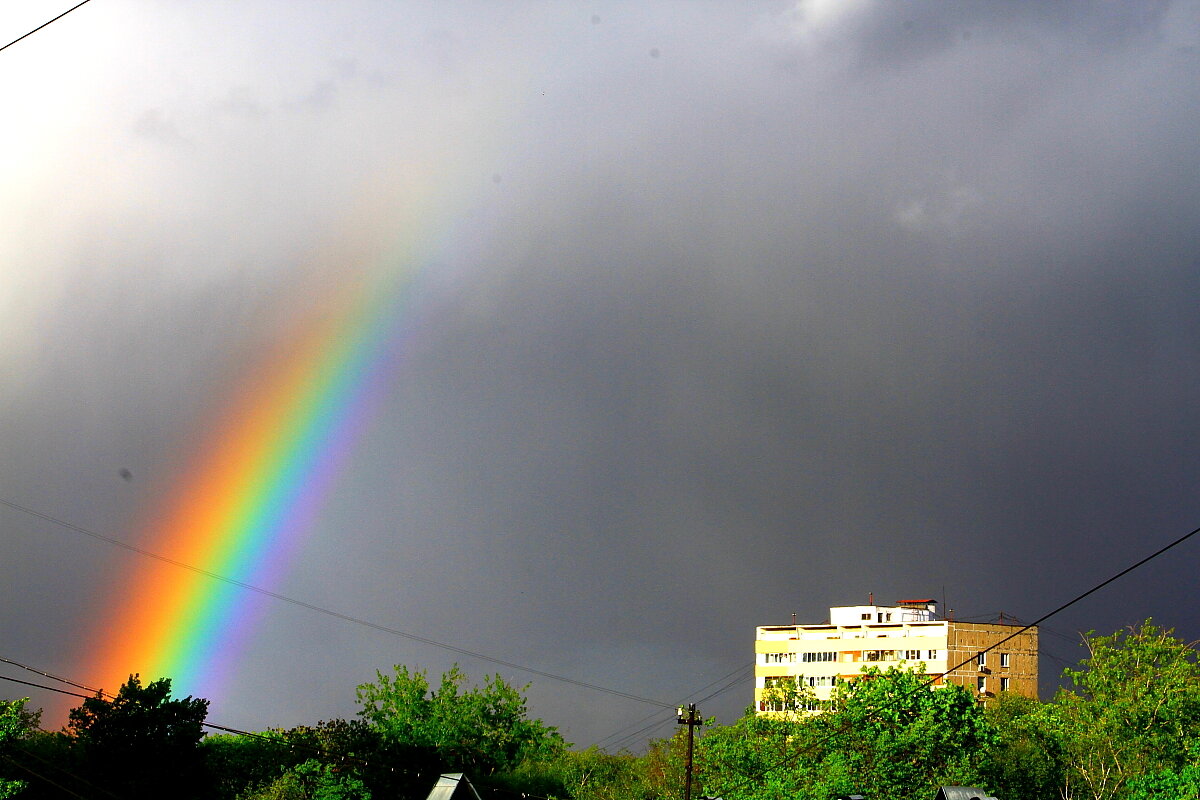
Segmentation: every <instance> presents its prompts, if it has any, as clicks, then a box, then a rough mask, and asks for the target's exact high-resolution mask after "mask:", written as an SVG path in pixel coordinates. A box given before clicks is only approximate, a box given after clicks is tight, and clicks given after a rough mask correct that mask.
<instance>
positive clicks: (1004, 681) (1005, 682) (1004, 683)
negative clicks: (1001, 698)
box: [1000, 678, 1008, 692]
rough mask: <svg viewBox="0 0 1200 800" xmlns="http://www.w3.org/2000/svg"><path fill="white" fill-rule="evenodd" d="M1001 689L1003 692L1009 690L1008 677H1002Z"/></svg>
mask: <svg viewBox="0 0 1200 800" xmlns="http://www.w3.org/2000/svg"><path fill="white" fill-rule="evenodd" d="M1000 691H1002V692H1007V691H1008V678H1001V679H1000Z"/></svg>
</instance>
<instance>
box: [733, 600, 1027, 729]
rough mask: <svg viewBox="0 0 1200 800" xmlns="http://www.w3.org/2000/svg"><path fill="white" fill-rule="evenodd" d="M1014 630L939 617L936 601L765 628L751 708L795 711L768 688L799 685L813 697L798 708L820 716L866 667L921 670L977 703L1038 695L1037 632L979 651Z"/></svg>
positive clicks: (758, 640) (843, 610)
mask: <svg viewBox="0 0 1200 800" xmlns="http://www.w3.org/2000/svg"><path fill="white" fill-rule="evenodd" d="M1018 630H1020V626H1017V625H1008V624H1003V623H995V622H956V621H954V620H947V619H939V618H938V616H937V604H936V602H934V601H933V600H901V601H898V602H897V603H896V604H895V605H890V606H881V605H876V604H874V602H871V603H870V604H868V605H865V606H837V607H834V608H831V609H829V622H826V623H822V624H820V625H796V624H792V625H764V626H761V627H759V628H758V629H757V635H756V637H755V642H754V651H755V662H754V703H755V707H756V708H757V709H758V712H759V713H760V714H773V713H782V712H785V711H790V710H793V709H789V708H785V703H784V701H783V700H782V699H781V698H780V697H778V696H777V695H778V692H772V691H770V690H771V689H777V688H780V687H786V686H799V687H801V688H803V689H806V690H808V691H810V692H811V693H812V695H813V697H815V700H814V701H811V702H806V703H804V704H803V706H804V707H803V708H802V709H800V710H804V711H811V712H817V711H821V710H823V709H825V708H827V707H828V701H829V699H830V697H831V696H832V694H833V687H834V686H836V685H837V684H838V683H840V682H842V681H851V680H855V679H856V678H857V677H859V676H860V675H861V673H862V669H863V667H870V666H875V667H879V668H880V669H887V668H888V667H893V666H904V667H914V666H917V665H924V666H923V667H922V669H923V670H924V672H925V674H927V675H928V676H929V677H930V678H932V679H933V683H934V685H935V686H941V685H944V684H946V683H956V684H958V685H960V686H964V687H966V688H967V689H968V690H970V691H971V693H972V694H974V695H975V696H976V697H977V698H978V699H979V701H980V702H982V703H988V702H991V701H994V700H995V698H996V696H997V695H998V694H999V693H1000V692H1013V693H1015V694H1019V695H1024V696H1025V697H1032V698H1037V681H1038V632H1037V628H1030V629H1029V630H1027V631H1022V632H1021V633H1020V634H1018V635H1017V636H1015V637H1014V638H1012V639H1010V640H1009V641H1007V642H1004V643H1003V644H1001V645H999V646H997V647H996V648H995V649H994V650H990V651H988V652H987V653H981V651H983V650H986V649H987V648H989V647H991V646H992V645H995V644H997V643H998V642H1000V641H1002V640H1003V639H1005V638H1006V637H1008V636H1011V635H1012V634H1013V633H1015V632H1016V631H1018ZM963 662H967V663H966V664H964V665H963V666H961V667H958V668H957V669H954V670H953V671H952V672H949V674H947V671H948V670H951V669H952V668H954V667H956V666H958V665H959V664H962V663H963Z"/></svg>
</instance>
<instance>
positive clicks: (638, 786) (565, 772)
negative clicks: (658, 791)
mask: <svg viewBox="0 0 1200 800" xmlns="http://www.w3.org/2000/svg"><path fill="white" fill-rule="evenodd" d="M531 768H532V769H533V770H536V771H537V776H536V777H533V778H532V779H531V780H527V781H526V783H527V785H530V786H531V787H538V786H539V784H540V788H534V791H535V793H536V794H539V795H542V796H555V797H562V796H568V797H572V798H575V800H642V798H648V797H651V796H652V795H651V793H650V791H649V783H648V781H647V776H646V760H645V759H642V758H638V757H637V756H634V755H632V754H630V753H606V752H604V751H603V750H600V749H598V748H595V747H589V748H588V749H587V750H579V751H570V750H563V751H561V752H560V753H558V754H557V756H555V757H554V758H553V759H550V760H548V761H539V762H527V764H526V765H523V767H522V768H518V770H517V777H524V776H523V775H522V772H523V770H526V769H531Z"/></svg>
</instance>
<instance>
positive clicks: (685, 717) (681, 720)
mask: <svg viewBox="0 0 1200 800" xmlns="http://www.w3.org/2000/svg"><path fill="white" fill-rule="evenodd" d="M675 716H676V719H675V722H676V723H678V724H680V725H687V726H688V748H687V771H686V773H685V775H686V777H685V778H684V783H683V800H692V742H693V740H694V737H695V731H696V726H697V725H700V724H702V723H701V722H700V713H699V712H698V711H696V704H695V703H689V704H688V707H687V708H686V709H685V708H684V707H683V706H680V707H679V708H677V709H676V710H675Z"/></svg>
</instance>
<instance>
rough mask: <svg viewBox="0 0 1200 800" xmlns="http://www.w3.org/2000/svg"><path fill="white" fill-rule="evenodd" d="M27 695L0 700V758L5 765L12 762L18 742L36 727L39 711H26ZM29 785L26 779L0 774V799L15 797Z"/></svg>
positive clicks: (24, 738)
mask: <svg viewBox="0 0 1200 800" xmlns="http://www.w3.org/2000/svg"><path fill="white" fill-rule="evenodd" d="M28 702H29V698H28V697H24V698H22V699H20V700H0V759H3V760H4V761H5V762H7V763H6V764H5V766H6V767H7V765H8V763H12V762H11V759H12V756H13V751H14V750H15V749H16V747H17V746H18V745H19V743H20V742H22V741H24V740H26V739H28V738H29V737H30V736H31V735H32V733H33V731H34V730H36V729H37V725H38V720H39V718H40V717H41V712H40V711H32V712H31V711H26V710H25V704H26V703H28ZM28 785H29V783H28V781H25V780H22V779H19V778H7V777H3V776H0V800H4V798H9V797H16V796H17V795H18V794H20V793H21V792H22V791H24V790H25V788H26V787H27V786H28Z"/></svg>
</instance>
